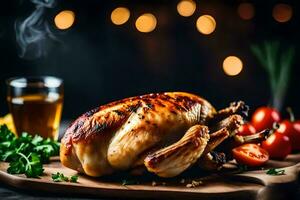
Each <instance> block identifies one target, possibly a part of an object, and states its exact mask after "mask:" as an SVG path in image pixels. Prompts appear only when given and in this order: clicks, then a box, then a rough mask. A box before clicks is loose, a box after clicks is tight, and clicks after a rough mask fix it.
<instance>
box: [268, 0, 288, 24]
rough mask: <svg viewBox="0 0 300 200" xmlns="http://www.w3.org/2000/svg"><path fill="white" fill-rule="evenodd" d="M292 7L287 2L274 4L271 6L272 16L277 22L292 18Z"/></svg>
mask: <svg viewBox="0 0 300 200" xmlns="http://www.w3.org/2000/svg"><path fill="white" fill-rule="evenodd" d="M292 15H293V9H292V7H291V6H290V5H288V4H283V3H280V4H276V5H275V6H274V8H273V18H274V19H275V20H276V21H278V22H281V23H283V22H287V21H289V20H290V19H291V18H292Z"/></svg>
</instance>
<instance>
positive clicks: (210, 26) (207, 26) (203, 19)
mask: <svg viewBox="0 0 300 200" xmlns="http://www.w3.org/2000/svg"><path fill="white" fill-rule="evenodd" d="M196 26H197V29H198V31H199V32H200V33H202V34H204V35H208V34H211V33H212V32H214V30H215V29H216V21H215V19H214V18H213V17H212V16H210V15H202V16H200V17H199V18H198V20H197V22H196Z"/></svg>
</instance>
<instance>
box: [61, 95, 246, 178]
mask: <svg viewBox="0 0 300 200" xmlns="http://www.w3.org/2000/svg"><path fill="white" fill-rule="evenodd" d="M243 105H244V104H243V102H239V103H237V104H235V105H232V106H230V107H229V108H226V109H223V110H221V111H219V112H217V111H216V110H215V108H214V107H213V106H212V105H211V104H210V103H209V102H207V101H206V100H205V99H203V98H201V97H199V96H196V95H193V94H189V93H184V92H168V93H157V94H148V95H143V96H137V97H131V98H127V99H123V100H120V101H116V102H112V103H109V104H107V105H103V106H100V107H99V108H97V109H94V110H92V111H90V112H87V113H85V114H83V115H82V116H81V117H79V118H78V119H77V120H76V121H75V122H74V123H73V124H71V126H70V127H69V128H68V129H67V131H66V133H65V135H64V137H63V139H62V141H61V150H60V159H61V162H62V164H63V165H65V166H66V167H69V168H71V169H74V170H77V171H79V172H82V173H85V174H87V175H89V176H94V177H97V176H102V175H107V174H111V173H113V172H114V171H118V170H129V169H133V168H136V167H139V166H144V167H146V169H147V170H148V171H149V172H153V173H155V174H157V175H158V176H161V177H173V176H176V175H178V174H180V173H182V172H183V171H185V170H186V169H187V168H189V167H190V166H191V165H193V164H194V163H196V162H197V161H198V165H201V159H199V158H200V157H201V156H202V155H203V154H204V155H205V157H207V158H208V157H209V155H210V154H209V153H210V151H212V150H213V149H214V148H215V147H216V146H217V145H218V144H219V143H221V142H222V141H223V140H225V139H226V138H228V137H229V136H230V135H231V133H232V132H234V131H235V130H236V129H237V128H238V127H239V126H240V125H241V124H242V123H243V120H242V117H241V116H240V115H234V114H235V113H236V112H238V110H240V109H242V107H243ZM211 124H212V125H211ZM210 127H211V130H213V132H214V133H210ZM210 141H211V142H210ZM202 160H205V162H203V163H204V164H205V163H207V162H208V160H209V159H202ZM199 161H200V164H199ZM208 165H209V164H208ZM203 168H205V167H203Z"/></svg>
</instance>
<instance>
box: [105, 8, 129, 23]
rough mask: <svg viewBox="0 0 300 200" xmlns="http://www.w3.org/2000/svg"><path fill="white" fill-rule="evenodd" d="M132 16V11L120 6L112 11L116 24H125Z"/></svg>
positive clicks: (113, 20) (112, 18) (112, 17)
mask: <svg viewBox="0 0 300 200" xmlns="http://www.w3.org/2000/svg"><path fill="white" fill-rule="evenodd" d="M129 17H130V11H129V10H128V9H127V8H124V7H119V8H116V9H114V10H113V11H112V13H111V15H110V18H111V21H112V23H114V24H116V25H122V24H125V23H126V22H127V21H128V19H129Z"/></svg>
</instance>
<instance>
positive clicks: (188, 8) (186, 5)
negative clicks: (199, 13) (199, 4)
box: [177, 0, 196, 17]
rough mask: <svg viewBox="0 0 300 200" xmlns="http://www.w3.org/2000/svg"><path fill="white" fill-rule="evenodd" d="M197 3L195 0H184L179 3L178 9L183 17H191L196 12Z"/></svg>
mask: <svg viewBox="0 0 300 200" xmlns="http://www.w3.org/2000/svg"><path fill="white" fill-rule="evenodd" d="M195 10H196V3H195V2H194V1H193V0H182V1H180V2H179V3H178V4H177V11H178V13H179V14H180V15H181V16H183V17H189V16H192V15H193V14H194V12H195Z"/></svg>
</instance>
